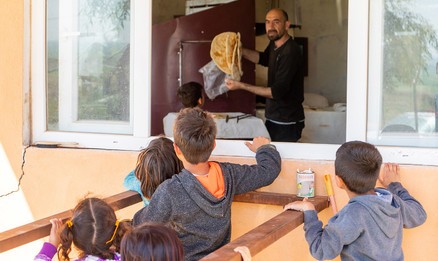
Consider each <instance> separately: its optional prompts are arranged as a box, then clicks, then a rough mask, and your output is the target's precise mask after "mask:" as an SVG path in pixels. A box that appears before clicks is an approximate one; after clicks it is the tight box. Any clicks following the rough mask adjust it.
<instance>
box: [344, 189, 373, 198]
mask: <svg viewBox="0 0 438 261" xmlns="http://www.w3.org/2000/svg"><path fill="white" fill-rule="evenodd" d="M345 191H346V192H347V195H348V197H349V198H350V199H352V198H354V197H357V196H364V195H376V192H375V191H374V189H372V190H370V191H368V192H365V193H363V194H357V193H355V192H353V191H350V190H348V189H346V190H345Z"/></svg>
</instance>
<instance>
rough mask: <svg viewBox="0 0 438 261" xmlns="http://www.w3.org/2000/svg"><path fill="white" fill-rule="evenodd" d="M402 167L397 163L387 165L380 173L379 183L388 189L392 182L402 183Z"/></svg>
mask: <svg viewBox="0 0 438 261" xmlns="http://www.w3.org/2000/svg"><path fill="white" fill-rule="evenodd" d="M399 170H400V167H399V165H398V164H395V163H385V165H384V166H383V170H382V171H381V172H380V175H379V181H380V183H382V185H383V186H384V187H385V188H386V187H388V185H389V184H390V183H392V182H400V173H399Z"/></svg>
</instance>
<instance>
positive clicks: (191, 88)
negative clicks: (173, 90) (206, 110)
mask: <svg viewBox="0 0 438 261" xmlns="http://www.w3.org/2000/svg"><path fill="white" fill-rule="evenodd" d="M202 88H203V87H202V85H201V84H200V83H197V82H188V83H185V84H183V85H182V86H180V87H178V90H177V96H178V98H179V100H180V101H181V103H182V104H183V106H184V108H193V107H196V106H198V101H199V99H200V98H202Z"/></svg>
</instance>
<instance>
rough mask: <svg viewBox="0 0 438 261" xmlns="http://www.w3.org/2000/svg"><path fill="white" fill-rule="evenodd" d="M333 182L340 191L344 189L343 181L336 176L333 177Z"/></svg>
mask: <svg viewBox="0 0 438 261" xmlns="http://www.w3.org/2000/svg"><path fill="white" fill-rule="evenodd" d="M335 181H336V186H338V187H339V188H341V189H344V188H346V186H345V182H344V180H343V179H342V178H341V177H339V176H338V175H335Z"/></svg>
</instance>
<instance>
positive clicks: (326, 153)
mask: <svg viewBox="0 0 438 261" xmlns="http://www.w3.org/2000/svg"><path fill="white" fill-rule="evenodd" d="M369 1H373V0H368V1H366V0H363V1H357V0H350V1H349V3H348V9H349V10H348V17H349V18H348V60H347V63H348V64H347V106H348V109H347V130H346V135H347V136H346V140H347V141H349V140H362V141H366V134H367V133H366V131H367V115H368V114H367V97H368V91H367V90H368V69H369V68H368V62H369V61H368V57H369V55H368V47H369V46H368V41H369V34H368V33H369V31H370V24H369V22H370V21H369V12H370V10H369V3H370V2H369ZM377 1H379V0H377ZM142 2H143V3H142ZM146 2H149V1H143V0H140V1H138V2H135V4H137V5H141V7H140V6H136V10H138V9H141V8H144V9H145V10H146V12H147V14H146V15H145V17H149V18H150V17H152V16H151V15H152V12H151V9H152V8H151V4H150V3H149V4H146ZM35 9H37V10H35ZM44 11H45V4H44V1H43V0H33V15H32V31H33V32H44V31H45V29H44V21H45V20H44ZM143 18H144V17H143ZM146 20H147V21H146ZM146 20H142V19H138V20H137V18H135V23H134V24H133V25H132V27H131V28H133V30H135V29H136V25H141V27H142V28H147V27H148V26H149V27H150V26H151V19H146ZM38 26H39V27H38ZM150 31H151V30H143V32H144V34H141V35H138V36H136V37H138V38H136V41H135V42H145V43H146V45H143V46H141V48H139V49H138V50H137V49H136V48H135V45H134V44H133V43H131V50H133V52H136V55H135V56H133V58H134V59H136V61H135V62H134V68H133V70H134V74H135V75H136V76H137V77H134V81H135V82H134V86H135V87H134V92H135V95H134V97H135V100H134V103H135V106H134V107H135V108H134V115H133V116H134V135H133V136H128V135H126V136H122V135H105V134H83V133H73V134H72V133H68V134H66V133H62V132H47V131H45V129H46V128H45V124H46V120H45V113H46V111H45V107H46V105H45V99H44V97H45V92H44V84H42V83H44V82H45V77H44V76H45V67H44V64H42V62H41V61H44V60H45V53H44V43H45V41H44V36H43V34H38V33H33V38H32V44H31V46H32V90H33V95H32V96H33V99H32V102H33V106H32V110H33V114H34V118H33V142H36V141H55V142H57V141H58V142H61V143H65V142H78V143H79V144H80V146H82V147H88V148H105V149H128V150H138V149H139V148H141V147H144V146H145V145H146V144H147V143H148V142H149V140H150V139H151V138H153V137H149V133H150V132H149V129H150V115H149V113H147V112H148V111H149V112H150V106H151V105H150V100H149V99H147V100H145V99H143V98H142V97H150V93H151V82H150V75H151V70H150V64H151V62H150V57H151V35H150ZM41 36H42V37H43V38H42V39H41V38H39V37H41ZM41 45H42V46H41ZM134 50H135V51H134ZM142 51H143V52H142ZM145 61H147V62H145ZM35 84H36V85H37V86H35ZM141 85H142V86H143V87H142V88H138V86H141ZM273 144H275V145H276V146H277V148H278V150H279V151H280V154H281V156H282V158H283V159H294V160H323V161H324V160H330V161H332V160H334V159H335V153H336V150H337V149H338V147H339V145H335V144H306V143H282V142H274V143H273ZM378 148H379V150H380V152H381V153H382V155H383V160H384V161H385V162H397V163H400V164H413V165H416V164H419V165H438V161H437V160H436V159H437V158H438V150H437V149H430V148H409V147H391V146H379V147H378ZM213 155H215V156H237V157H246V156H249V157H252V156H253V155H254V154H253V153H252V152H251V151H249V150H248V148H247V147H246V146H245V145H244V142H243V141H233V140H217V141H216V148H215V149H214V151H213Z"/></svg>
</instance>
